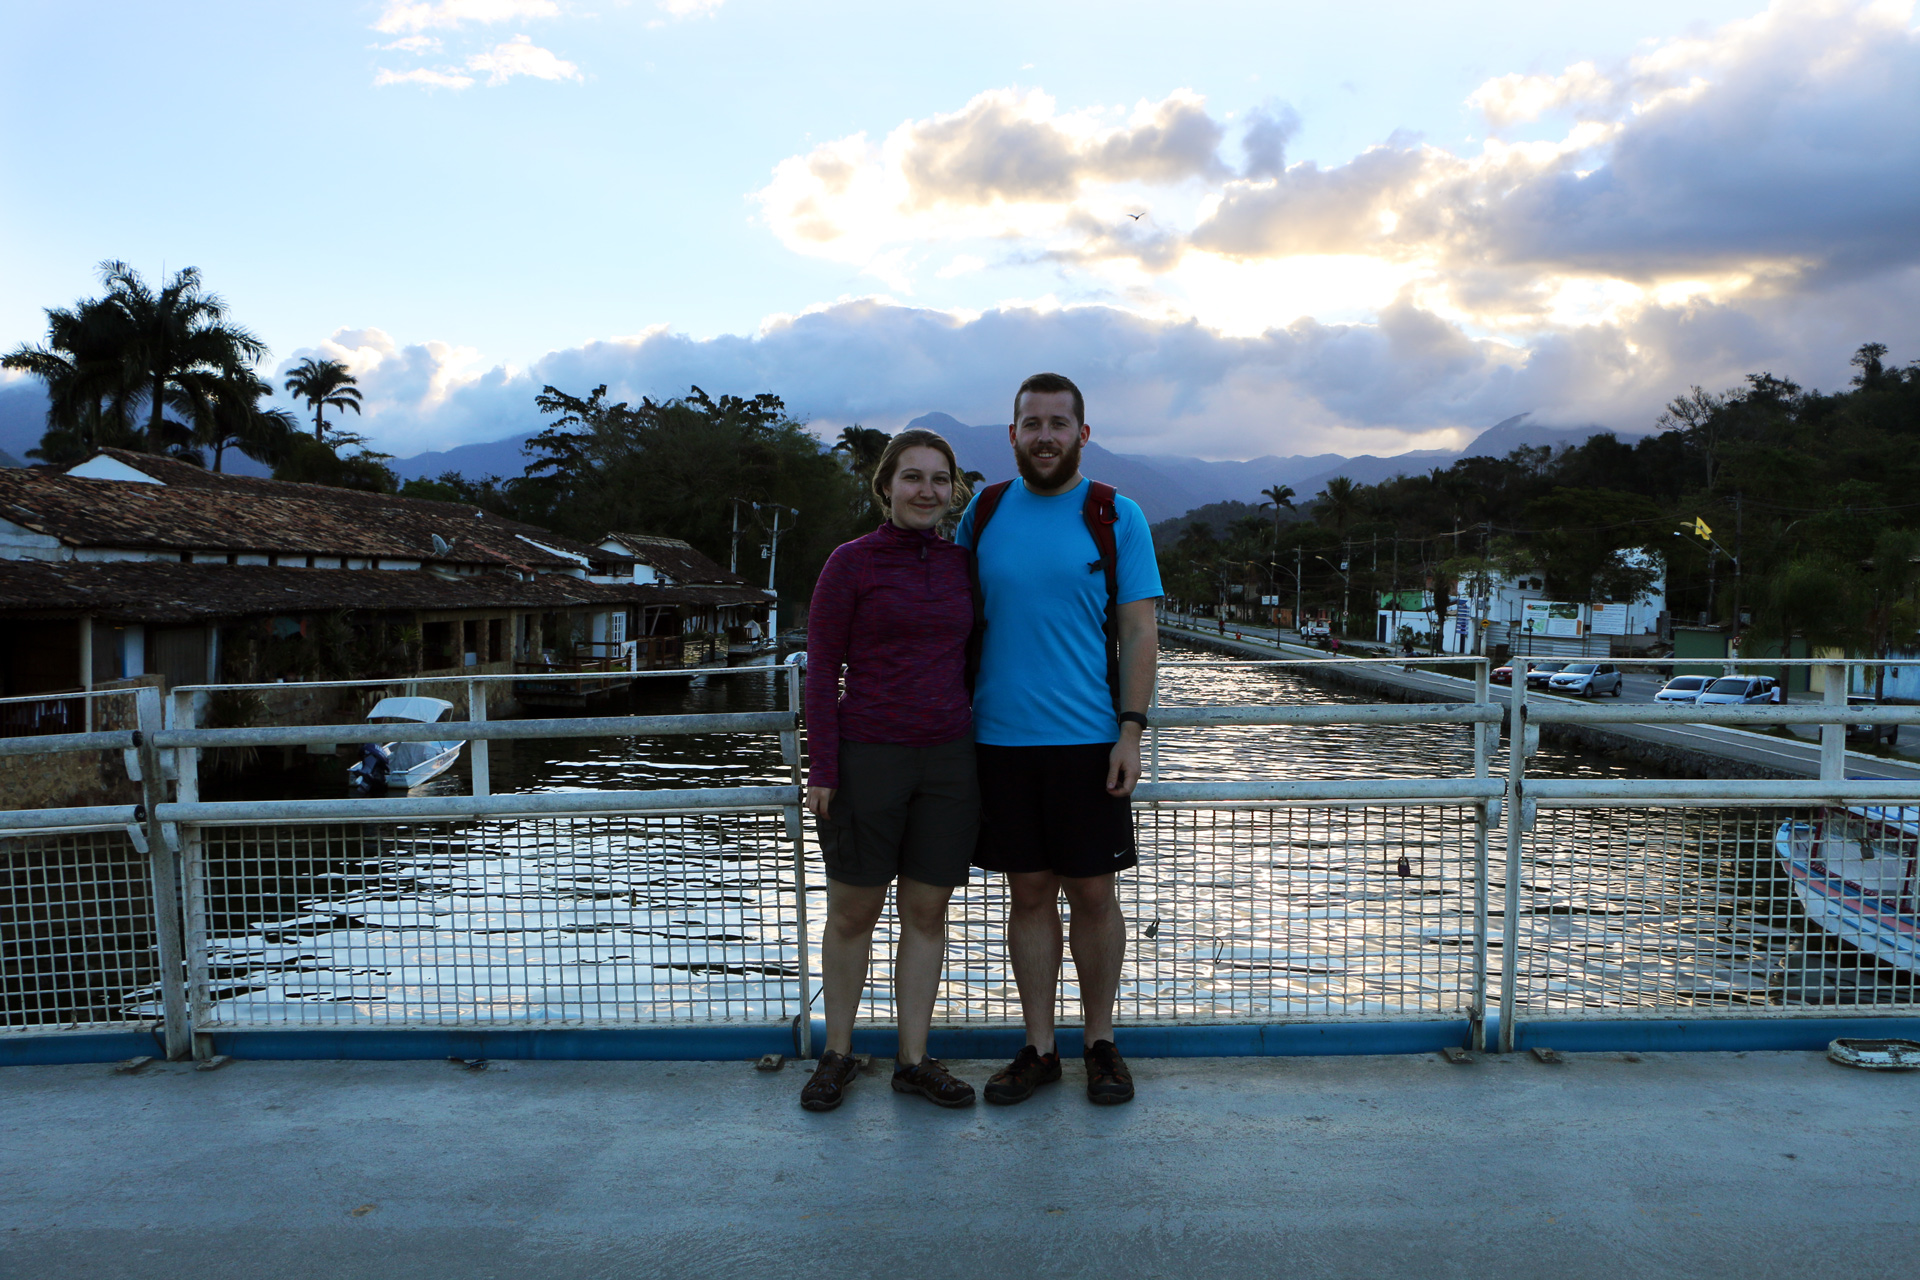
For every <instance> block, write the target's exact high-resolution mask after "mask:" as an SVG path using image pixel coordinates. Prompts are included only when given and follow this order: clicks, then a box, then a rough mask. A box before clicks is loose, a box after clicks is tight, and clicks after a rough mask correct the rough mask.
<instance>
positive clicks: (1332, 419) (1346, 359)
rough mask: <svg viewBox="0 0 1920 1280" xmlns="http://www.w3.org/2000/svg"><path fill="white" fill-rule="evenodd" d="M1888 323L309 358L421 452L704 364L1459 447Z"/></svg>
mask: <svg viewBox="0 0 1920 1280" xmlns="http://www.w3.org/2000/svg"><path fill="white" fill-rule="evenodd" d="M1875 340H1877V341H1883V342H1886V343H1887V344H1888V345H1889V346H1890V347H1891V348H1892V351H1893V357H1894V358H1895V359H1896V360H1900V361H1904V360H1908V359H1913V358H1916V357H1920V267H1908V268H1905V269H1903V270H1901V271H1898V272H1895V273H1892V274H1891V275H1890V276H1889V277H1887V278H1885V279H1881V280H1875V281H1868V280H1858V279H1856V280H1832V281H1827V282H1824V283H1822V284H1821V285H1820V286H1819V287H1817V288H1814V289H1810V290H1807V291H1804V292H1802V293H1801V294H1798V295H1785V294H1781V295H1775V296H1771V297H1764V298H1756V297H1744V298H1740V299H1736V300H1735V301H1733V302H1730V303H1710V302H1704V301H1701V300H1699V299H1688V300H1683V301H1679V302H1675V303H1671V304H1658V303H1656V304H1653V305H1649V306H1645V307H1642V308H1639V309H1637V310H1636V311H1634V312H1633V313H1632V314H1631V316H1630V317H1629V318H1627V319H1625V320H1608V321H1601V322H1596V323H1591V324H1585V325H1580V326H1570V327H1565V328H1561V329H1557V330H1553V331H1550V332H1546V333H1543V334H1540V335H1536V336H1535V337H1534V338H1532V339H1531V340H1530V341H1528V342H1526V343H1524V344H1523V343H1518V342H1513V341H1506V340H1502V339H1499V338H1493V337H1488V336H1486V335H1484V334H1476V333H1473V332H1469V331H1468V330H1467V329H1466V328H1464V327H1463V326H1461V325H1460V324H1459V323H1457V322H1455V321H1453V320H1451V319H1449V318H1447V317H1446V316H1444V315H1442V314H1440V313H1438V312H1436V311H1435V310H1433V309H1430V308H1428V307H1426V306H1423V305H1422V304H1421V303H1420V302H1419V301H1418V300H1417V298H1416V296H1415V294H1414V292H1413V291H1406V292H1403V293H1402V295H1401V296H1399V297H1398V298H1396V299H1394V300H1392V301H1390V302H1389V303H1387V304H1386V305H1384V306H1383V307H1381V308H1380V311H1379V314H1378V315H1377V316H1376V317H1375V318H1374V319H1373V320H1371V321H1370V322H1366V323H1358V322H1350V323H1327V322H1322V321H1318V320H1313V319H1310V318H1303V319H1299V320H1296V321H1294V322H1292V323H1290V324H1287V325H1284V326H1278V327H1275V328H1272V329H1268V330H1266V331H1264V332H1261V333H1257V334H1253V335H1244V336H1243V335H1235V334H1231V333H1226V332H1223V331H1221V330H1219V329H1217V328H1213V327H1210V326H1207V325H1204V324H1201V323H1199V322H1197V321H1195V320H1192V319H1190V318H1180V317H1169V316H1146V315H1141V314H1138V313H1136V312H1133V311H1129V310H1125V309H1122V308H1119V307H1103V306H1076V307H1059V306H1055V305H1047V304H1027V305H1005V306H1001V307H996V308H993V309H990V310H987V311H984V312H981V313H977V314H973V313H958V312H951V311H945V310H940V309H936V308H931V307H915V306H908V305H903V304H901V303H898V302H893V301H890V300H887V299H885V298H863V299H849V300H845V301H842V302H838V303H835V304H833V305H831V306H824V307H819V308H815V309H812V310H809V311H806V312H802V313H800V314H797V315H791V316H777V317H773V318H771V319H769V320H768V321H767V322H766V323H764V324H763V325H762V326H761V328H760V329H759V330H758V331H757V332H755V333H752V334H730V335H722V336H720V337H715V338H711V339H694V338H690V337H688V336H687V335H685V334H680V333H674V332H672V331H670V330H667V329H665V328H660V329H655V330H650V331H648V332H646V333H643V334H640V335H638V336H635V337H632V338H624V339H611V340H606V341H600V342H592V343H588V344H585V345H583V346H580V347H575V348H571V349H568V350H563V351H555V352H551V353H549V354H547V355H546V356H543V357H542V358H540V359H539V360H537V361H535V362H534V363H533V365H532V366H531V367H530V368H527V369H522V370H515V369H509V368H506V367H493V368H488V367H486V363H485V361H483V360H482V359H481V358H480V356H479V355H478V353H476V352H474V351H472V350H471V349H467V348H460V347H456V346H453V345H451V344H445V343H420V344H412V345H403V344H400V343H398V342H396V341H395V340H394V339H392V338H391V337H389V336H388V335H386V334H383V333H380V332H379V331H377V330H358V331H343V332H342V333H340V334H336V335H335V337H334V339H333V341H332V342H330V343H329V344H327V345H326V346H325V347H323V348H321V349H319V350H316V351H301V352H295V353H294V355H293V359H295V360H297V359H298V358H299V357H300V356H303V355H326V356H329V357H331V358H335V359H345V360H346V361H347V362H348V364H349V366H350V367H352V368H353V369H354V371H355V372H356V374H358V375H359V376H360V378H361V385H362V387H363V388H364V389H366V391H367V393H368V412H367V417H366V429H367V432H368V434H369V435H370V436H372V437H373V438H374V439H375V440H376V441H377V442H378V443H379V444H380V445H381V447H383V448H386V449H388V450H390V451H392V452H394V453H396V454H401V455H405V454H410V453H413V452H417V451H419V450H421V449H426V448H444V447H447V446H449V445H452V444H457V443H465V442H470V441H478V440H490V439H498V438H500V437H503V436H506V435H509V434H512V433H515V432H520V431H526V430H530V429H532V428H534V427H536V426H538V425H539V419H538V417H537V415H536V414H535V413H534V411H533V409H532V404H533V397H534V395H535V394H536V393H537V392H538V391H539V389H540V387H541V386H542V385H544V384H547V383H552V384H553V385H556V386H559V387H562V388H564V389H566V390H570V391H574V392H576V393H582V394H583V393H584V392H585V391H587V390H589V389H591V388H592V387H594V386H597V385H599V384H600V383H602V382H604V383H606V384H607V385H608V386H609V388H610V390H611V392H612V394H613V395H614V396H615V397H616V398H626V399H630V400H631V399H635V398H638V397H639V396H643V395H647V396H653V397H655V398H663V397H670V396H675V395H682V394H685V392H686V390H687V388H688V386H690V385H693V384H698V385H700V386H702V387H704V388H706V389H707V390H708V391H710V392H714V393H716V394H717V393H720V392H722V391H726V392H734V393H741V394H751V393H754V392H759V391H772V392H774V393H776V394H778V395H780V396H782V397H783V398H784V399H785V400H786V402H787V405H788V407H789V409H790V410H791V411H792V412H794V413H795V414H797V415H799V416H801V417H803V418H806V419H809V420H811V421H812V422H813V423H814V425H815V427H816V429H818V430H821V431H822V432H824V433H825V434H826V435H829V436H831V435H833V434H835V433H837V432H838V430H839V428H840V427H841V426H844V425H846V424H848V423H852V422H863V423H865V424H866V425H869V426H877V427H881V428H883V429H886V430H894V429H897V428H898V427H899V426H901V425H902V424H903V423H905V422H906V421H907V420H908V419H910V418H912V417H914V416H917V415H918V414H920V413H924V412H927V411H929V410H942V411H944V412H948V413H951V414H953V415H954V416H956V417H958V418H960V419H962V420H963V421H969V422H993V421H997V420H998V418H999V415H1001V414H1002V413H1003V412H1004V411H1005V405H1004V403H1003V402H1004V400H1005V399H1006V394H1007V392H1008V390H1009V389H1010V388H1011V387H1012V386H1014V385H1017V384H1018V382H1019V380H1020V378H1022V377H1024V376H1025V375H1026V374H1028V373H1031V372H1033V371H1034V370H1036V369H1042V368H1046V369H1058V370H1061V371H1062V372H1066V373H1068V374H1070V375H1071V376H1073V377H1074V378H1075V379H1076V380H1077V381H1079V382H1080V383H1081V385H1082V386H1083V388H1084V389H1085V390H1086V392H1087V394H1088V398H1089V406H1090V407H1089V410H1088V416H1089V419H1090V420H1092V421H1093V422H1094V423H1095V424H1096V430H1097V433H1098V435H1099V437H1100V439H1101V440H1102V442H1103V443H1105V444H1107V445H1108V446H1109V447H1112V448H1116V449H1120V450H1123V451H1129V452H1139V453H1180V454H1189V455H1197V456H1202V457H1214V458H1228V457H1240V458H1244V457H1256V456H1261V455H1265V454H1282V455H1284V454H1314V453H1321V452H1329V451H1331V452H1339V453H1347V454H1353V453H1361V452H1372V453H1381V454H1390V453H1399V452H1403V451H1405V450H1407V449H1413V448H1427V447H1445V446H1457V445H1459V444H1462V443H1464V442H1465V441H1466V440H1467V439H1469V438H1470V437H1471V436H1472V435H1473V434H1475V433H1476V432H1478V431H1479V430H1482V429H1484V428H1486V427H1488V426H1491V425H1492V424H1493V423H1495V422H1498V421H1500V420H1501V419H1503V418H1506V417H1509V416H1511V415H1513V414H1516V413H1522V412H1531V413H1533V414H1534V415H1535V419H1536V420H1537V421H1541V422H1545V423H1549V424H1557V425H1567V426H1574V425H1585V424H1589V423H1599V424H1601V425H1604V426H1607V427H1610V428H1613V429H1615V430H1618V431H1622V432H1630V433H1638V432H1644V431H1648V430H1651V429H1652V428H1653V424H1654V422H1655V420H1656V419H1657V418H1658V416H1659V414H1660V410H1661V407H1662V406H1663V405H1664V404H1665V403H1666V402H1667V401H1668V400H1670V399H1672V398H1673V397H1674V396H1675V395H1678V394H1680V393H1681V392H1683V391H1685V390H1686V388H1687V387H1688V386H1689V385H1691V384H1694V383H1700V384H1702V385H1705V386H1708V387H1712V388H1721V387H1729V386H1735V385H1738V384H1739V383H1740V381H1741V379H1742V378H1743V376H1744V375H1745V374H1747V373H1751V372H1758V371H1761V370H1765V369H1771V370H1773V371H1774V372H1777V373H1781V374H1783V375H1791V376H1793V377H1795V378H1796V379H1797V380H1799V381H1801V382H1803V383H1804V384H1806V385H1809V386H1821V387H1826V388H1829V389H1831V388H1837V387H1840V386H1843V385H1845V383H1846V379H1847V377H1848V375H1849V373H1850V372H1851V371H1850V370H1849V368H1848V366H1847V358H1848V356H1849V355H1850V354H1851V353H1852V351H1853V350H1854V349H1855V348H1856V347H1857V346H1859V345H1860V344H1861V343H1863V342H1867V341H1875Z"/></svg>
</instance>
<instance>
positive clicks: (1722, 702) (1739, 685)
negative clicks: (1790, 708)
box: [1694, 676, 1780, 707]
mask: <svg viewBox="0 0 1920 1280" xmlns="http://www.w3.org/2000/svg"><path fill="white" fill-rule="evenodd" d="M1776 688H1777V685H1776V683H1775V681H1774V679H1773V677H1772V676H1721V677H1720V678H1719V679H1718V680H1715V681H1714V682H1713V683H1712V684H1710V685H1708V686H1707V687H1706V689H1705V691H1703V692H1702V693H1701V694H1700V696H1699V697H1698V698H1695V699H1694V703H1695V705H1696V706H1702V707H1712V706H1719V707H1726V706H1741V705H1744V704H1746V703H1752V702H1778V701H1780V699H1779V697H1778V696H1777V695H1776V694H1775V692H1774V690H1775V689H1776Z"/></svg>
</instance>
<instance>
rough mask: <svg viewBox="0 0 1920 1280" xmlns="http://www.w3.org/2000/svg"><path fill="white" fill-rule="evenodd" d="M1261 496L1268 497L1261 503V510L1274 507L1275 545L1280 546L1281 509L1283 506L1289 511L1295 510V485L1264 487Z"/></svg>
mask: <svg viewBox="0 0 1920 1280" xmlns="http://www.w3.org/2000/svg"><path fill="white" fill-rule="evenodd" d="M1260 496H1261V497H1263V498H1265V499H1266V501H1265V502H1263V503H1261V504H1260V510H1262V511H1265V510H1266V509H1267V508H1268V507H1272V508H1273V545H1274V546H1275V547H1278V546H1279V545H1280V511H1281V509H1282V508H1285V509H1286V510H1288V511H1291V510H1293V486H1292V485H1290V484H1276V485H1274V486H1273V487H1272V488H1270V489H1262V490H1261V491H1260Z"/></svg>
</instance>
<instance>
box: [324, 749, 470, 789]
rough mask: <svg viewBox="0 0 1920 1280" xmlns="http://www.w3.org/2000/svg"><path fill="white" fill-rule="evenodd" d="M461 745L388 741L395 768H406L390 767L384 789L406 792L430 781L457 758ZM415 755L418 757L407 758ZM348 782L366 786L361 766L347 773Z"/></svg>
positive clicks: (362, 766) (444, 770)
mask: <svg viewBox="0 0 1920 1280" xmlns="http://www.w3.org/2000/svg"><path fill="white" fill-rule="evenodd" d="M466 745H467V744H466V743H464V742H389V743H386V744H385V746H386V749H387V752H388V753H389V754H390V755H391V756H392V757H393V760H394V766H398V765H401V764H402V763H404V765H405V767H404V768H401V767H394V766H389V767H388V769H387V777H386V788H387V790H389V791H406V790H411V789H412V788H414V787H419V786H424V785H425V784H427V783H429V782H431V781H433V780H434V779H435V778H437V777H439V776H440V775H441V774H443V773H445V772H446V771H447V770H448V769H451V768H452V767H453V762H454V761H455V760H458V759H459V758H460V748H462V747H464V746H466ZM415 753H417V758H412V759H409V758H408V757H409V756H413V755H415ZM347 777H348V781H349V782H350V783H351V784H352V785H353V786H356V787H364V786H367V785H369V784H368V782H367V778H366V771H365V767H364V765H361V764H355V765H353V766H352V767H350V768H349V769H348V770H347Z"/></svg>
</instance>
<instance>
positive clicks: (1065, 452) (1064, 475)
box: [1013, 439, 1080, 489]
mask: <svg viewBox="0 0 1920 1280" xmlns="http://www.w3.org/2000/svg"><path fill="white" fill-rule="evenodd" d="M1013 461H1014V465H1016V466H1018V467H1019V468H1020V478H1021V479H1022V480H1025V481H1026V482H1027V484H1028V485H1030V486H1031V487H1033V488H1035V489H1057V488H1059V487H1060V486H1061V485H1062V484H1064V483H1065V482H1066V481H1068V480H1070V479H1072V478H1073V477H1074V476H1075V475H1077V474H1079V471H1080V441H1079V440H1077V439H1076V440H1075V441H1074V442H1073V443H1072V444H1070V445H1068V446H1067V447H1066V448H1064V449H1062V450H1061V451H1060V454H1059V456H1058V457H1056V458H1050V459H1048V461H1050V462H1053V463H1055V464H1057V465H1056V468H1055V470H1054V473H1053V475H1052V476H1051V477H1048V476H1047V475H1045V474H1043V473H1042V472H1041V470H1040V468H1039V467H1037V466H1035V465H1034V460H1033V458H1032V456H1031V455H1029V454H1028V453H1027V451H1026V450H1025V449H1015V450H1014V451H1013Z"/></svg>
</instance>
